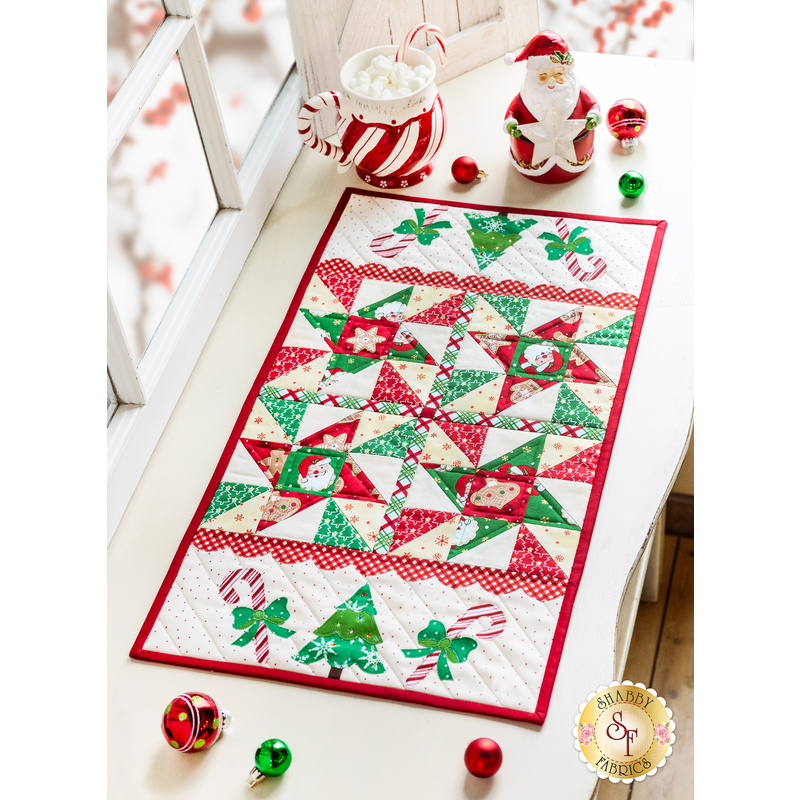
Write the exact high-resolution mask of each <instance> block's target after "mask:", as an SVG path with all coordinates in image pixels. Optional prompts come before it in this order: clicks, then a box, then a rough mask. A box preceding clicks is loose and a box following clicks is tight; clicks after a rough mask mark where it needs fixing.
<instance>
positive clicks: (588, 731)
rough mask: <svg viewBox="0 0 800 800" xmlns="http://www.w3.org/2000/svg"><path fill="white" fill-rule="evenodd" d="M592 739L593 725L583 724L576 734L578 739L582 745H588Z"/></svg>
mask: <svg viewBox="0 0 800 800" xmlns="http://www.w3.org/2000/svg"><path fill="white" fill-rule="evenodd" d="M592 739H594V725H583V726H582V727H581V731H580V733H579V734H578V741H579V742H580V743H581V744H582V745H584V746H585V745H588V744H589V742H591V741H592Z"/></svg>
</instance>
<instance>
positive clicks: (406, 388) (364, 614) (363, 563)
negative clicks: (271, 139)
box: [131, 190, 666, 723]
mask: <svg viewBox="0 0 800 800" xmlns="http://www.w3.org/2000/svg"><path fill="white" fill-rule="evenodd" d="M665 228H666V223H665V222H654V221H646V220H630V219H628V220H623V219H612V218H599V217H592V216H573V215H567V214H559V213H555V212H550V211H531V210H525V209H511V208H494V207H487V206H474V205H467V204H463V203H456V202H447V203H442V202H436V201H432V200H429V199H415V198H409V197H397V196H390V195H383V194H380V193H374V192H366V191H359V190H348V191H346V192H345V194H344V196H343V197H342V199H341V201H340V203H339V205H338V207H337V210H336V212H335V214H334V216H333V219H332V220H331V222H330V224H329V226H328V228H327V230H326V231H325V234H324V236H323V239H322V241H321V242H320V244H319V246H318V247H317V250H316V252H315V254H314V256H313V258H312V261H311V263H310V264H309V266H308V269H307V271H306V273H305V275H304V276H303V278H302V280H301V283H300V286H299V289H298V291H297V294H296V295H295V298H294V300H293V303H292V305H291V308H290V309H289V312H288V314H287V317H286V320H285V322H284V324H283V326H282V328H281V330H280V332H279V334H278V336H277V339H276V342H275V344H274V346H273V347H272V349H271V351H270V352H269V354H268V355H267V357H266V360H265V362H264V365H263V368H262V370H261V372H260V374H259V375H258V377H257V379H256V381H255V384H254V386H253V389H252V391H251V393H250V395H249V396H248V397H247V398H246V400H245V402H244V405H243V408H242V412H241V414H240V416H239V419H238V421H237V423H236V425H235V428H234V430H233V432H232V434H231V437H230V439H229V441H228V444H227V446H226V448H225V451H224V453H223V454H222V457H221V459H220V462H219V465H218V467H217V469H216V471H215V473H214V475H213V476H212V479H211V482H210V484H209V487H208V490H207V492H206V494H205V496H204V497H203V499H202V502H201V504H200V506H199V508H198V510H197V513H196V515H195V517H194V519H193V520H192V523H191V525H190V527H189V530H188V531H187V533H186V535H185V537H184V539H183V541H182V543H181V545H180V547H179V550H178V552H177V554H176V556H175V559H174V560H173V562H172V565H171V566H170V568H169V571H168V574H167V576H166V578H165V580H164V583H163V585H162V587H161V590H160V592H159V594H158V596H157V597H156V599H155V602H154V604H153V606H152V608H151V610H150V613H149V615H148V617H147V619H146V621H145V623H144V625H143V627H142V630H141V632H140V634H139V636H138V638H137V640H136V642H135V644H134V646H133V649H132V651H131V655H132V656H133V657H135V658H141V659H146V660H151V661H157V662H162V663H170V664H178V665H184V666H189V667H196V668H204V669H212V670H218V671H223V672H228V673H234V674H242V675H247V676H251V677H263V678H269V679H275V680H282V681H289V682H292V683H300V684H308V685H312V686H317V687H325V688H329V689H336V690H343V691H350V692H358V693H362V694H368V695H373V696H377V697H384V698H391V699H394V700H406V701H412V702H416V703H421V704H425V705H430V706H437V707H441V708H448V709H457V710H464V711H471V712H477V713H483V714H488V715H493V716H499V717H507V718H512V719H518V720H526V721H531V722H537V723H541V722H543V721H544V718H545V714H546V712H547V706H548V701H549V698H550V694H551V691H552V686H553V682H554V680H555V678H556V670H557V667H558V662H559V658H560V655H561V651H562V647H563V642H564V639H565V636H566V632H567V627H568V623H569V617H570V611H571V609H572V605H573V602H574V599H575V594H576V592H577V590H578V583H579V581H580V577H581V573H582V571H583V566H584V563H585V561H586V557H587V553H590V551H589V540H590V537H591V533H592V526H593V523H594V520H595V517H596V513H597V508H598V505H599V503H600V502H601V499H602V498H601V494H602V486H603V481H604V478H605V474H606V471H607V467H608V463H609V458H610V455H611V448H612V444H613V439H614V433H615V431H616V428H617V424H618V421H619V417H620V413H621V411H622V403H623V397H624V394H625V387H626V385H627V382H628V378H629V375H630V372H631V368H632V365H633V359H634V353H635V349H636V342H637V340H638V337H639V332H640V330H641V327H642V323H643V319H644V314H645V307H646V304H647V297H648V294H649V289H650V285H651V283H652V279H653V273H654V271H655V267H656V262H657V260H658V253H659V249H660V246H661V241H662V238H663V235H664V231H665ZM290 266H291V265H281V267H280V268H281V269H288V268H290ZM272 268H277V265H272Z"/></svg>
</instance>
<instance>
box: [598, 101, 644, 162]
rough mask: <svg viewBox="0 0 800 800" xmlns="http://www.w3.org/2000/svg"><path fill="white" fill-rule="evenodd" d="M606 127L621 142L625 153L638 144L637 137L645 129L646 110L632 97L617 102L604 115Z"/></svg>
mask: <svg viewBox="0 0 800 800" xmlns="http://www.w3.org/2000/svg"><path fill="white" fill-rule="evenodd" d="M606 125H607V126H608V130H609V131H611V135H612V136H613V137H614V138H615V139H619V140H620V142H622V146H623V147H624V148H625V150H626V151H627V152H630V151H631V150H633V148H634V147H636V145H637V144H638V143H639V137H640V136H641V135H642V134H643V133H644V132H645V130H646V129H647V110H646V109H645V107H644V106H643V105H642V104H641V103H640V102H639V101H638V100H634V99H633V98H632V97H627V98H625V99H624V100H617V102H616V103H614V104H613V105H612V106H611V108H609V109H608V113H607V114H606Z"/></svg>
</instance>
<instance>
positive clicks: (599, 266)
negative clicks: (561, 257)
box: [556, 217, 606, 281]
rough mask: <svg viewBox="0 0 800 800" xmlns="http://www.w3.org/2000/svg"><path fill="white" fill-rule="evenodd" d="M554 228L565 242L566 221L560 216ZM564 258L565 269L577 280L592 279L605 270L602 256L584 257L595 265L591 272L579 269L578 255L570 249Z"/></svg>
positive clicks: (567, 232) (567, 231)
mask: <svg viewBox="0 0 800 800" xmlns="http://www.w3.org/2000/svg"><path fill="white" fill-rule="evenodd" d="M556 229H557V230H558V235H559V236H560V237H561V238H562V239H563V240H564V241H565V242H566V241H567V239H568V238H569V228H568V227H567V223H566V222H564V220H563V219H561V217H559V218H558V219H556ZM565 260H566V262H567V270H568V272H569V274H570V275H572V276H573V277H574V278H577V279H578V280H579V281H593V280H594V279H595V278H599V277H600V276H601V275H602V274H603V273H604V272H605V271H606V262H605V261H603V259H602V258H598V257H596V256H587V257H586V260H587V261H588V262H589V263H590V264H594V266H595V269H594V270H592V271H591V272H587V271H586V270H584V269H581V267H580V265H579V264H578V257H577V256H576V255H575V253H573V252H572V251H571V250H567V253H566V256H565Z"/></svg>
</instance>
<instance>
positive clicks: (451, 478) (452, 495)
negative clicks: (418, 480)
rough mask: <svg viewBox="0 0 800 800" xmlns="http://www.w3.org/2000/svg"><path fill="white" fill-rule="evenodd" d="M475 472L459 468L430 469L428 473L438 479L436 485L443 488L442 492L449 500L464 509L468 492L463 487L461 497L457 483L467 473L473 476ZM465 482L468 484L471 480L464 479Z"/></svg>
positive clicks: (435, 479)
mask: <svg viewBox="0 0 800 800" xmlns="http://www.w3.org/2000/svg"><path fill="white" fill-rule="evenodd" d="M473 474H474V473H473V472H464V471H462V470H459V469H447V470H445V469H429V470H428V475H429V476H430V477H431V478H433V480H434V481H436V485H437V486H438V487H439V488H440V489H441V490H442V493H443V494H445V495H446V496H447V498H448V500H450V501H451V502H452V503H453V505H454V506H455V507H456V508H457V509H458V510H459V511H462V510H463V509H464V500H463V496H464V495H465V494H466V492H465V491H463V487H462V491H461V492H460V494H461V498H459V491H458V487H457V484H458V482H459V481H460V480H461V479H462V478H463V477H464V476H465V475H466V476H471V475H473ZM464 484H466V485H467V486H468V485H469V482H468V481H464Z"/></svg>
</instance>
